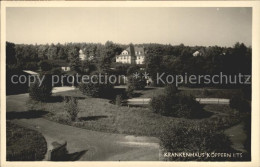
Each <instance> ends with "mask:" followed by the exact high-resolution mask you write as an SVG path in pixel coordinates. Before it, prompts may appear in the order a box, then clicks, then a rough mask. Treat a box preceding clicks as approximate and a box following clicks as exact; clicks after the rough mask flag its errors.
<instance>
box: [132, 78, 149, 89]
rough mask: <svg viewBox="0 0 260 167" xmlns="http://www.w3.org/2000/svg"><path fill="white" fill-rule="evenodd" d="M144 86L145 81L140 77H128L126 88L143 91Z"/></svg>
mask: <svg viewBox="0 0 260 167" xmlns="http://www.w3.org/2000/svg"><path fill="white" fill-rule="evenodd" d="M145 85H146V81H145V79H144V78H142V77H138V78H135V77H132V76H129V77H128V86H131V87H133V89H134V90H141V89H144V87H145Z"/></svg>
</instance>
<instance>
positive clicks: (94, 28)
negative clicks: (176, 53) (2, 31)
mask: <svg viewBox="0 0 260 167" xmlns="http://www.w3.org/2000/svg"><path fill="white" fill-rule="evenodd" d="M6 39H7V41H9V42H14V43H16V44H21V43H24V44H36V43H37V44H46V43H49V44H50V43H54V44H56V43H66V42H86V43H105V42H106V41H108V40H109V41H113V42H114V43H121V44H129V43H134V44H141V43H161V44H171V45H179V44H181V43H182V44H184V45H189V46H195V45H200V46H214V45H219V46H227V47H228V46H233V45H234V44H235V43H236V42H243V43H244V44H246V45H247V46H251V45H252V8H238V7H233V8H217V7H206V8H198V7H193V8H188V7H185V8H180V7H176V8H174V7H169V8H165V7H164V8H140V7H139V8H126V7H124V8H123V7H121V8H120V7H118V8H114V7H113V8H108V7H107V8H101V7H91V8H89V7H81V8H76V7H73V8H57V7H52V8H47V7H45V8H44V7H41V8H39V7H28V8H25V7H19V8H17V7H16V8H15V7H12V8H11V7H9V8H7V11H6Z"/></svg>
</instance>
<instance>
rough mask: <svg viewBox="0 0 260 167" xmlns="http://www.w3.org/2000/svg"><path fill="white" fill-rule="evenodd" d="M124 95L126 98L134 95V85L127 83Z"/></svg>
mask: <svg viewBox="0 0 260 167" xmlns="http://www.w3.org/2000/svg"><path fill="white" fill-rule="evenodd" d="M126 96H127V97H128V98H132V97H133V96H134V87H133V86H132V85H128V86H127V89H126Z"/></svg>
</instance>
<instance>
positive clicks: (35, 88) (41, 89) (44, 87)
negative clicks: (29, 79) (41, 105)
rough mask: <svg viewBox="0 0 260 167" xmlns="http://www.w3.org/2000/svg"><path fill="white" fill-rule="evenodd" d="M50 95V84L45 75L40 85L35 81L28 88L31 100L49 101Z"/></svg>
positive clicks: (49, 79)
mask: <svg viewBox="0 0 260 167" xmlns="http://www.w3.org/2000/svg"><path fill="white" fill-rule="evenodd" d="M51 95H52V83H51V77H50V76H49V75H45V77H44V79H43V81H42V84H41V85H40V82H39V80H38V79H36V81H35V82H34V83H32V84H31V85H30V87H29V96H30V98H31V99H32V100H36V101H43V102H45V101H48V100H49V98H50V97H51Z"/></svg>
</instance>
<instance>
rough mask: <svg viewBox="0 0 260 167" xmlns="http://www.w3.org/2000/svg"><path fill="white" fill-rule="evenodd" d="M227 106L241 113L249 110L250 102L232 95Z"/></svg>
mask: <svg viewBox="0 0 260 167" xmlns="http://www.w3.org/2000/svg"><path fill="white" fill-rule="evenodd" d="M229 106H230V107H231V108H234V109H236V110H238V111H239V112H241V113H246V112H250V111H251V106H250V103H249V102H248V101H247V100H245V99H243V98H241V97H239V96H234V97H232V98H231V99H230V103H229Z"/></svg>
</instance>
